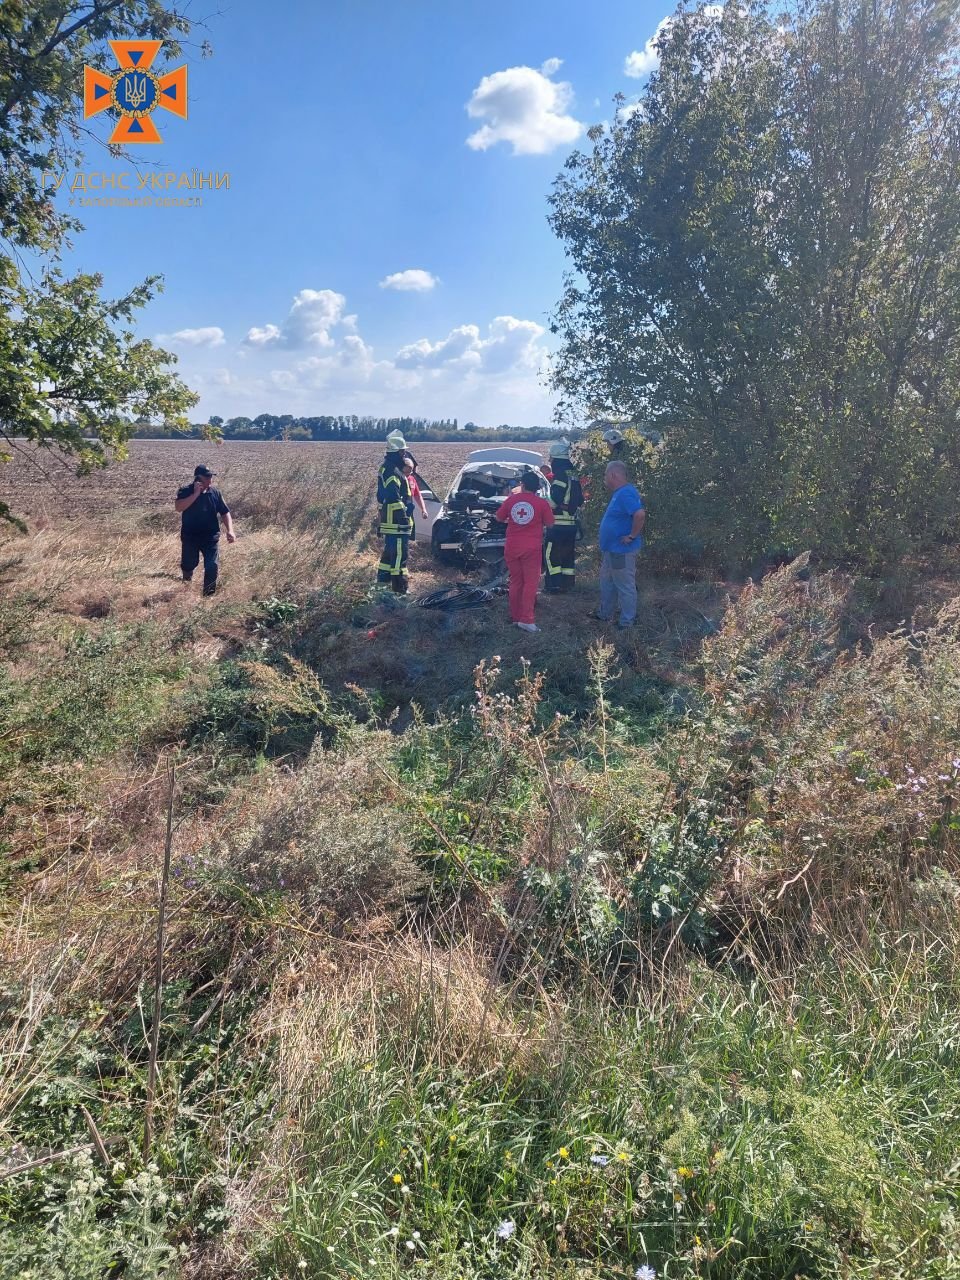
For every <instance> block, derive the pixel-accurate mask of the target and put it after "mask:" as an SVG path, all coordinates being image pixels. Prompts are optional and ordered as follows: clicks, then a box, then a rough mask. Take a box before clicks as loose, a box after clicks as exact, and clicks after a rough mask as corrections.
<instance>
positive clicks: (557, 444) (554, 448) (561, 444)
mask: <svg viewBox="0 0 960 1280" xmlns="http://www.w3.org/2000/svg"><path fill="white" fill-rule="evenodd" d="M550 457H551V458H569V457H570V441H569V440H554V442H553V444H552V445H551V446H550Z"/></svg>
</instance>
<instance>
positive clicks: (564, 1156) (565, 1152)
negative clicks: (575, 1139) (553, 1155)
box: [559, 1147, 570, 1160]
mask: <svg viewBox="0 0 960 1280" xmlns="http://www.w3.org/2000/svg"><path fill="white" fill-rule="evenodd" d="M559 1154H560V1159H561V1160H569V1159H570V1152H569V1151H568V1150H567V1148H566V1147H561V1148H560V1152H559Z"/></svg>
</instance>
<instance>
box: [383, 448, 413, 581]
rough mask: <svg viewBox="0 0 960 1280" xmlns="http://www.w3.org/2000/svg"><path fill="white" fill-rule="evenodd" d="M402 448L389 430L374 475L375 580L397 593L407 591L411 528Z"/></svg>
mask: <svg viewBox="0 0 960 1280" xmlns="http://www.w3.org/2000/svg"><path fill="white" fill-rule="evenodd" d="M406 448H407V442H406V440H404V438H403V436H402V435H401V434H400V432H399V431H391V432H390V434H389V435H388V436H387V456H386V457H385V458H384V460H383V465H382V466H381V468H380V471H379V473H378V475H377V504H378V505H379V507H380V535H381V537H382V538H383V553H382V554H381V556H380V563H379V565H378V566H377V581H378V582H383V583H389V584H390V586H391V587H392V588H393V590H394V591H395V592H396V594H397V595H403V594H404V593H405V592H406V590H407V586H408V578H407V552H408V551H409V549H410V534H411V533H412V531H413V495H412V494H411V492H410V483H409V481H408V480H407V477H406V475H405V474H404V470H403V464H404V461H405V458H404V454H405V453H406Z"/></svg>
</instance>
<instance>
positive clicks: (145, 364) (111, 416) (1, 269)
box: [0, 0, 198, 516]
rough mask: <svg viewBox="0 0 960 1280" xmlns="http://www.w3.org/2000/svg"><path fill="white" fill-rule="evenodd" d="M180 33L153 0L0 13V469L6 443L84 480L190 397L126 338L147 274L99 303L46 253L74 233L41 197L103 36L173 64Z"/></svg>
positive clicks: (73, 140) (83, 277) (154, 284)
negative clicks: (137, 428)
mask: <svg viewBox="0 0 960 1280" xmlns="http://www.w3.org/2000/svg"><path fill="white" fill-rule="evenodd" d="M189 29H190V24H189V23H188V22H187V20H186V19H185V18H184V17H183V16H182V15H180V14H178V13H177V12H176V11H175V10H173V9H170V8H167V7H166V6H165V5H163V4H161V3H158V0H112V2H111V0H90V2H89V3H75V2H72V0H31V2H30V3H25V0H6V2H5V3H4V4H3V5H2V6H0V439H2V440H3V441H4V442H6V444H7V448H6V449H5V450H4V451H2V452H0V460H4V461H7V460H9V458H10V456H11V454H10V451H9V450H10V448H11V447H12V442H13V440H14V438H15V437H17V436H19V437H26V438H27V439H28V440H30V441H32V442H34V443H36V444H39V445H41V446H43V447H47V448H56V449H58V450H59V451H60V452H61V453H63V454H65V455H67V456H68V457H70V458H71V459H72V460H73V461H75V462H76V464H77V466H78V468H79V470H80V471H89V470H90V469H91V468H92V467H95V466H105V465H107V463H108V462H109V461H110V460H111V458H122V457H124V456H125V446H126V442H127V440H128V439H129V438H130V436H131V435H132V433H133V430H134V422H135V419H136V418H138V417H140V418H162V419H163V421H164V422H165V423H167V424H168V425H170V426H173V427H177V428H186V427H187V426H188V425H189V423H188V422H187V418H186V411H187V410H188V409H189V408H190V406H191V405H193V404H195V403H196V401H197V398H198V397H197V396H196V395H195V394H194V393H193V392H192V391H190V390H189V389H188V388H187V387H186V386H185V385H184V384H183V383H182V382H181V380H180V379H179V378H178V377H177V376H176V374H175V373H173V372H172V370H171V369H170V366H171V365H172V364H174V363H175V360H176V357H175V356H172V355H170V354H168V353H167V352H165V351H162V350H161V349H160V348H158V347H156V346H154V345H153V344H152V343H151V342H149V341H145V340H138V339H137V338H136V336H135V334H134V332H133V328H132V324H133V318H134V316H135V314H136V312H137V311H139V310H140V309H141V308H142V307H144V306H145V305H146V304H147V302H149V301H150V299H151V298H152V297H153V296H154V295H155V293H156V292H158V291H159V289H160V287H161V282H160V278H159V277H158V276H151V277H149V278H148V279H147V280H145V281H143V282H142V283H141V284H138V285H137V286H135V287H134V288H132V289H131V290H130V291H129V292H128V293H126V294H125V295H124V296H123V297H121V298H117V299H112V300H107V299H104V298H102V297H101V296H100V289H101V287H102V283H103V282H102V278H101V277H100V276H98V275H95V274H86V273H81V274H77V275H74V276H72V277H66V276H65V275H64V274H63V272H62V270H61V267H60V265H59V255H60V251H61V249H62V247H63V245H64V242H65V240H66V238H67V237H68V236H69V235H70V234H71V233H72V232H74V231H76V230H78V229H79V223H77V222H76V220H75V219H72V218H70V217H69V216H67V215H65V214H64V213H63V212H61V211H59V210H58V209H57V207H56V206H55V204H54V201H53V198H52V197H51V195H50V193H49V192H48V191H46V190H45V189H44V174H45V173H47V172H54V171H61V172H62V171H65V170H66V169H68V168H69V167H71V166H73V165H76V164H78V163H79V162H80V160H81V157H82V154H83V148H82V141H83V134H82V130H81V127H80V123H79V119H78V102H79V94H80V92H81V86H82V83H83V65H84V63H89V64H91V65H94V66H101V67H102V66H105V65H106V64H107V62H108V55H109V50H108V48H107V45H106V42H107V41H108V40H110V39H124V38H126V39H136V38H152V39H160V40H165V41H167V42H168V45H167V48H168V52H170V53H172V54H174V55H176V54H177V53H178V52H179V46H178V45H177V43H176V40H177V37H178V36H179V35H182V34H184V33H186V32H188V31H189ZM37 263H39V266H37ZM91 432H95V438H92V439H91V438H89V437H90V433H91ZM9 515H10V513H9V511H8V509H7V508H6V506H5V505H2V504H0V516H9Z"/></svg>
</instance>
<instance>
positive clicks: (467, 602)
mask: <svg viewBox="0 0 960 1280" xmlns="http://www.w3.org/2000/svg"><path fill="white" fill-rule="evenodd" d="M492 599H493V592H492V591H485V590H484V588H483V587H474V586H471V585H470V583H469V582H458V583H457V585H456V586H455V587H442V588H441V589H440V590H439V591H431V592H429V594H427V595H425V596H418V597H417V599H416V604H417V605H418V606H419V607H420V608H421V609H442V610H443V611H444V612H445V613H454V612H459V611H460V610H462V609H482V608H483V606H484V605H486V604H489V603H490V601H491V600H492Z"/></svg>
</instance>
